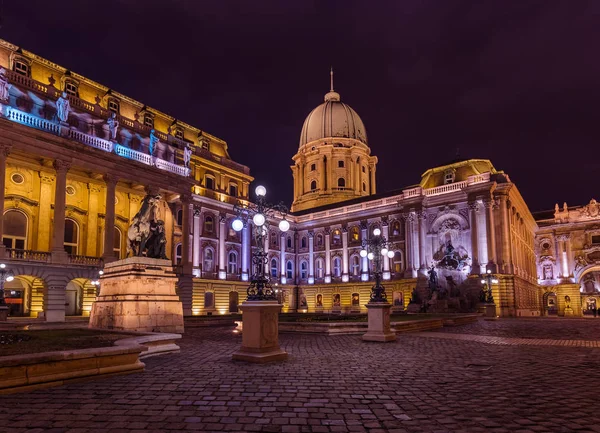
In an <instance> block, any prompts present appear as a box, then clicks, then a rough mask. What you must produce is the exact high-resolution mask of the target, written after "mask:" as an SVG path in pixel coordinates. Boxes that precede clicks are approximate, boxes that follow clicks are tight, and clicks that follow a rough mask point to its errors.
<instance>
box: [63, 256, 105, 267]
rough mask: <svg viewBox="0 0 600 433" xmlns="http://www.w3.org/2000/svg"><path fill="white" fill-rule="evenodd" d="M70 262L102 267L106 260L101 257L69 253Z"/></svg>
mask: <svg viewBox="0 0 600 433" xmlns="http://www.w3.org/2000/svg"><path fill="white" fill-rule="evenodd" d="M69 263H70V264H72V265H82V266H96V267H102V266H103V265H104V261H103V260H102V258H101V257H90V256H78V255H75V254H69Z"/></svg>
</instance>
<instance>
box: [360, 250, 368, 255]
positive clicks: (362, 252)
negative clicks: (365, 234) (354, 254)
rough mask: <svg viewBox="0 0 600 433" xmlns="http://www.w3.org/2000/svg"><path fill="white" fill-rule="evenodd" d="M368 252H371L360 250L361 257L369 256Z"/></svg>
mask: <svg viewBox="0 0 600 433" xmlns="http://www.w3.org/2000/svg"><path fill="white" fill-rule="evenodd" d="M367 254H369V253H368V252H367V250H360V256H361V257H367Z"/></svg>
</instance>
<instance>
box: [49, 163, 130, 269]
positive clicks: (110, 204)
mask: <svg viewBox="0 0 600 433" xmlns="http://www.w3.org/2000/svg"><path fill="white" fill-rule="evenodd" d="M103 179H104V182H106V211H105V213H104V251H103V254H102V258H103V259H104V263H108V262H112V261H114V260H115V254H114V252H113V247H114V243H115V191H116V187H117V182H118V181H119V179H118V177H116V176H113V175H112V174H105V175H104V176H103ZM57 183H58V182H57Z"/></svg>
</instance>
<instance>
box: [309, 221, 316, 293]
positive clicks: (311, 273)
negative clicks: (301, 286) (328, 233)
mask: <svg viewBox="0 0 600 433" xmlns="http://www.w3.org/2000/svg"><path fill="white" fill-rule="evenodd" d="M314 283H315V232H313V231H312V230H309V231H308V284H314Z"/></svg>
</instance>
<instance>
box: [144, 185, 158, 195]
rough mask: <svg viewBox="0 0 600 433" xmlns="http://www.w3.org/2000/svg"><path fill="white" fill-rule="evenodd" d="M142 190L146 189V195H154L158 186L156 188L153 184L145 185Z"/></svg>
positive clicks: (156, 193)
mask: <svg viewBox="0 0 600 433" xmlns="http://www.w3.org/2000/svg"><path fill="white" fill-rule="evenodd" d="M144 191H146V194H148V195H153V196H156V195H158V194H159V192H160V188H158V187H156V186H154V185H146V187H145V188H144Z"/></svg>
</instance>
